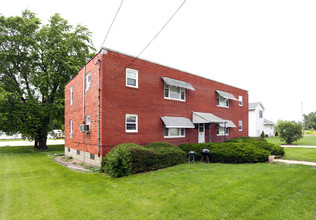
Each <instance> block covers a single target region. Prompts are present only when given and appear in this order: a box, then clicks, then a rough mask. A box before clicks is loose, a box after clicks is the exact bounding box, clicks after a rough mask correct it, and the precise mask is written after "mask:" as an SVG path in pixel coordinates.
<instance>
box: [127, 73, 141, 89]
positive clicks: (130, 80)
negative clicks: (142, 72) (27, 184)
mask: <svg viewBox="0 0 316 220" xmlns="http://www.w3.org/2000/svg"><path fill="white" fill-rule="evenodd" d="M126 86H128V87H134V88H138V71H137V70H133V69H129V68H126Z"/></svg>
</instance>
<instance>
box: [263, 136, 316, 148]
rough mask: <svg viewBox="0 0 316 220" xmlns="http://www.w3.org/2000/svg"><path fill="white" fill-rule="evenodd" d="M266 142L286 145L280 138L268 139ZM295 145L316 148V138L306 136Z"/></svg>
mask: <svg viewBox="0 0 316 220" xmlns="http://www.w3.org/2000/svg"><path fill="white" fill-rule="evenodd" d="M266 140H267V141H268V142H270V143H274V144H286V143H285V142H284V141H281V140H280V138H279V137H270V138H266ZM293 144H296V145H306V146H316V136H304V137H303V138H302V139H300V140H298V141H296V142H294V143H293Z"/></svg>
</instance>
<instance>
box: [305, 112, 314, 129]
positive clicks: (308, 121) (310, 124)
mask: <svg viewBox="0 0 316 220" xmlns="http://www.w3.org/2000/svg"><path fill="white" fill-rule="evenodd" d="M304 121H305V129H306V130H309V129H313V130H316V112H311V113H309V114H308V115H304Z"/></svg>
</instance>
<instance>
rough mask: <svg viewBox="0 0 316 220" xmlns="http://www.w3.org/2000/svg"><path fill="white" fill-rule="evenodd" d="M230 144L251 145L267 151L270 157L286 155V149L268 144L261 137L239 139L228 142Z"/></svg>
mask: <svg viewBox="0 0 316 220" xmlns="http://www.w3.org/2000/svg"><path fill="white" fill-rule="evenodd" d="M226 142H228V143H249V144H252V145H254V146H256V147H258V148H261V149H264V150H267V151H269V152H270V155H281V156H282V155H284V153H285V152H284V148H283V147H281V146H280V145H277V144H272V143H268V142H267V141H266V140H265V139H264V138H261V137H238V138H235V139H231V140H228V141H226Z"/></svg>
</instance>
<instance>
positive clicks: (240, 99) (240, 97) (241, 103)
mask: <svg viewBox="0 0 316 220" xmlns="http://www.w3.org/2000/svg"><path fill="white" fill-rule="evenodd" d="M239 106H243V97H242V96H241V95H240V96H239Z"/></svg>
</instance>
